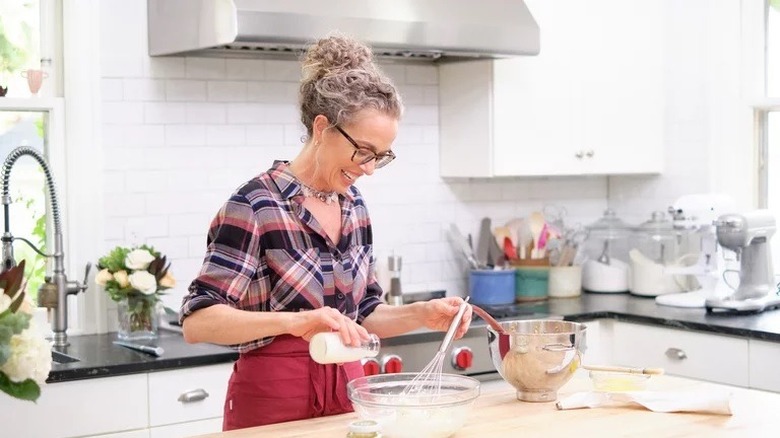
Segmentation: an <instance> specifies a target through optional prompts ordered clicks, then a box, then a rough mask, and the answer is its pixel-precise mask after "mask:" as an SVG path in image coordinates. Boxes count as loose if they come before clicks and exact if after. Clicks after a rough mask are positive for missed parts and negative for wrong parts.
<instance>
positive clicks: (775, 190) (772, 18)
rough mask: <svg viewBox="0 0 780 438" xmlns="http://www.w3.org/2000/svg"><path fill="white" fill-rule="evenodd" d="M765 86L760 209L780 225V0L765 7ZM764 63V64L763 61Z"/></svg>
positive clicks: (777, 254)
mask: <svg viewBox="0 0 780 438" xmlns="http://www.w3.org/2000/svg"><path fill="white" fill-rule="evenodd" d="M763 18H764V25H765V26H766V27H765V31H764V32H763V33H764V40H763V43H764V44H763V49H764V50H763V59H759V62H757V64H758V65H762V66H763V71H762V73H763V75H758V76H757V77H758V78H761V79H762V81H761V82H763V84H760V85H759V87H757V88H758V90H757V94H758V95H759V97H758V99H757V103H756V104H755V105H754V109H755V121H756V123H755V126H756V138H757V143H758V146H759V151H760V152H759V207H761V208H768V209H770V210H772V211H773V212H774V215H775V218H776V219H777V220H778V222H780V0H768V1H767V2H766V3H765V7H764V17H763ZM761 61H763V62H761ZM771 247H772V254H773V259H774V260H773V262H774V266H775V272H776V273H780V233H777V232H776V233H775V235H774V237H773V238H772V245H771Z"/></svg>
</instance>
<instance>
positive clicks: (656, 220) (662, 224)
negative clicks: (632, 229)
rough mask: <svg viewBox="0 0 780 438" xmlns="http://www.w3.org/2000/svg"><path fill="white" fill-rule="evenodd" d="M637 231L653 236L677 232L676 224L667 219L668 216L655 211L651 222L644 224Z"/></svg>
mask: <svg viewBox="0 0 780 438" xmlns="http://www.w3.org/2000/svg"><path fill="white" fill-rule="evenodd" d="M637 231H639V232H640V233H644V234H651V235H652V234H655V235H667V234H673V233H674V232H675V230H674V224H673V223H672V221H670V220H668V219H666V215H665V214H664V212H663V211H654V212H653V213H652V214H651V215H650V220H648V221H646V222H642V223H641V224H640V225H639V226H638V227H637Z"/></svg>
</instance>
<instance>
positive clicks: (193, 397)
mask: <svg viewBox="0 0 780 438" xmlns="http://www.w3.org/2000/svg"><path fill="white" fill-rule="evenodd" d="M208 396H209V393H208V392H206V390H205V389H202V388H198V389H193V390H191V391H187V392H183V393H181V395H180V396H179V401H180V402H182V403H193V402H197V401H201V400H205V399H206V397H208Z"/></svg>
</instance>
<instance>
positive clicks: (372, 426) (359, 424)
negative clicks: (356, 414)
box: [349, 420, 380, 433]
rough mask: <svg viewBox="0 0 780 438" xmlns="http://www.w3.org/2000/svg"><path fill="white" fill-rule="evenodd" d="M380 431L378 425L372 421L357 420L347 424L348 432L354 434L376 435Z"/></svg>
mask: <svg viewBox="0 0 780 438" xmlns="http://www.w3.org/2000/svg"><path fill="white" fill-rule="evenodd" d="M379 430H380V426H379V423H377V422H376V421H374V420H357V421H353V422H351V423H349V431H350V432H355V433H377V432H379Z"/></svg>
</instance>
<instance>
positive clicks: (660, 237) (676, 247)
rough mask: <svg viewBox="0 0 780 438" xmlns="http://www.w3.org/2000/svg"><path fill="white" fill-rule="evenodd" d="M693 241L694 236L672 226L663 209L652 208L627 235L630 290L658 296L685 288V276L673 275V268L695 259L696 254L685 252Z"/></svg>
mask: <svg viewBox="0 0 780 438" xmlns="http://www.w3.org/2000/svg"><path fill="white" fill-rule="evenodd" d="M693 240H695V236H693V234H692V232H691V231H690V230H686V229H681V228H679V227H677V228H676V227H675V226H674V223H673V222H672V221H671V220H670V219H667V217H666V215H665V214H664V212H662V211H654V212H653V213H652V214H651V216H650V220H648V221H646V222H643V223H642V224H640V225H639V226H638V227H637V228H636V231H635V233H634V234H633V235H632V237H631V250H630V251H629V263H630V265H631V278H630V292H631V293H632V294H636V295H643V296H658V295H663V294H668V293H677V292H683V291H685V290H687V288H688V286H687V284H688V281H687V278H686V277H687V276H685V275H678V274H676V273H675V272H674V270H675V269H674V268H679V267H684V266H687V265H690V264H691V263H693V262H695V261H696V256H697V253H693V257H689V256H688V255H686V252H687V250H688V248H689V247H690V246H691V245H692V243H693ZM687 259H690V260H687Z"/></svg>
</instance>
